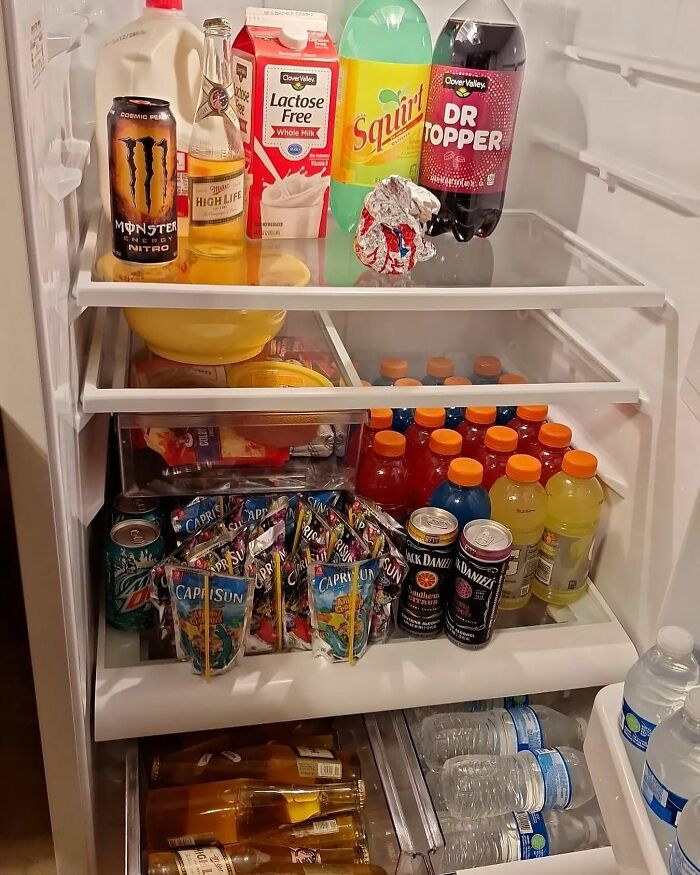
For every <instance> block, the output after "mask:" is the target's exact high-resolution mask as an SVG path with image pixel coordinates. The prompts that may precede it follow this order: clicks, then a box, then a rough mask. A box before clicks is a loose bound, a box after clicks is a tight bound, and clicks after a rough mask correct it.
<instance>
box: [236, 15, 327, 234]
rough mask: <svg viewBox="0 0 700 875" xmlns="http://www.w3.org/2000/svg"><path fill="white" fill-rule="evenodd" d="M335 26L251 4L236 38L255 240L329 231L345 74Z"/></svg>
mask: <svg viewBox="0 0 700 875" xmlns="http://www.w3.org/2000/svg"><path fill="white" fill-rule="evenodd" d="M327 25H328V16H326V15H324V14H322V13H316V12H292V11H287V10H282V9H256V8H252V7H249V8H248V9H247V10H246V23H245V26H244V27H243V29H242V30H241V32H240V33H239V34H238V36H237V37H236V39H235V40H234V43H233V54H234V57H233V88H234V95H235V100H236V111H237V113H238V117H239V120H240V123H241V133H242V134H243V143H244V145H245V155H246V186H247V218H246V230H247V234H248V236H249V237H252V238H271V237H278V238H286V239H289V238H309V237H325V236H326V224H327V218H328V197H329V186H330V167H331V155H332V152H333V130H334V127H335V104H336V99H337V94H338V72H339V64H338V54H337V52H336V49H335V46H334V45H333V41H332V40H331V38H330V37H329V36H328V33H327Z"/></svg>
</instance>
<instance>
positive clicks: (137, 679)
mask: <svg viewBox="0 0 700 875" xmlns="http://www.w3.org/2000/svg"><path fill="white" fill-rule="evenodd" d="M512 614H513V615H512V616H510V617H502V618H500V619H499V621H498V625H499V626H500V628H498V629H497V631H496V633H495V634H494V637H493V639H492V641H491V643H490V644H489V645H488V646H487V647H485V648H483V649H482V650H476V651H467V650H461V649H459V648H458V647H455V646H454V645H453V644H451V643H450V642H449V641H448V640H447V639H446V638H444V637H442V638H437V639H434V640H427V641H418V640H415V639H411V638H408V637H405V636H402V635H399V634H396V633H395V634H394V636H393V637H392V638H391V640H390V641H389V642H388V643H386V644H375V645H372V646H371V647H370V648H369V649H368V650H367V653H366V654H365V656H364V657H363V658H362V659H361V660H359V661H358V662H357V663H356V664H355V665H352V666H349V665H346V664H342V665H341V664H335V665H334V664H331V663H328V662H326V661H325V660H323V659H318V658H314V657H313V655H312V654H311V653H310V652H301V651H296V652H291V653H279V654H266V655H260V656H252V655H248V656H246V657H244V658H243V660H242V661H241V663H240V664H239V665H237V666H235V667H234V668H233V669H232V670H231V671H230V672H228V673H227V674H223V675H219V676H218V677H215V678H213V680H212V681H211V683H205V682H204V680H203V679H202V678H201V677H199V676H197V675H195V674H193V673H192V671H191V667H190V666H189V665H188V664H185V663H180V662H178V661H177V660H175V659H174V658H173V655H172V653H171V652H170V651H168V652H166V653H163V652H162V651H159V650H158V644H157V640H156V639H157V635H156V633H155V631H153V632H151V633H150V636H149V634H143V635H139V634H138V633H129V632H120V631H117V630H115V629H113V628H111V627H110V626H108V625H106V624H105V620H104V612H102V615H101V618H100V626H99V634H98V644H97V657H96V661H97V665H96V678H95V721H94V732H95V740H96V741H109V740H113V739H118V738H134V737H138V736H145V735H158V734H161V733H172V732H185V731H193V730H198V729H213V728H218V727H222V726H231V725H249V724H255V723H267V722H275V721H281V720H302V719H306V718H311V717H321V716H337V715H341V714H345V713H347V711H348V710H349V709H352V710H353V711H356V712H368V711H380V710H385V711H386V710H394V709H398V708H413V707H420V706H423V705H436V704H443V703H445V702H453V701H455V698H456V696H459V697H460V698H464V699H479V698H491V697H493V696H515V695H520V694H521V693H522V691H523V690H530V691H531V692H533V693H534V692H544V691H551V690H562V689H579V688H582V687H590V686H603V685H605V684H609V683H616V682H617V681H619V680H621V679H622V678H623V677H624V676H625V674H626V673H627V670H628V669H629V668H630V666H631V665H632V664H633V663H634V662H635V660H636V658H637V653H636V650H635V648H634V645H633V644H632V642H631V641H630V639H629V637H628V636H627V634H626V632H625V631H624V629H623V628H622V626H621V625H620V623H619V622H618V620H617V619H616V618H615V616H614V614H613V613H612V611H611V610H610V608H609V607H608V606H607V604H606V603H605V601H604V600H603V598H602V597H601V595H600V593H599V592H598V590H597V589H596V587H595V586H593V585H591V586H590V588H589V590H588V592H587V594H586V595H585V596H584V597H583V598H582V599H581V600H580V601H578V602H576V603H575V604H574V605H572V606H570V607H568V608H557V609H554V610H550V609H548V608H547V607H546V606H545V605H544V603H542V602H539V600H537V599H534V598H533V599H532V600H531V603H530V604H529V605H528V606H527V607H526V608H524V609H523V610H522V611H518V612H512ZM505 623H508V624H509V625H510V628H504V624H505ZM515 624H517V625H515Z"/></svg>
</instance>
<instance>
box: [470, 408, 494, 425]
mask: <svg viewBox="0 0 700 875" xmlns="http://www.w3.org/2000/svg"><path fill="white" fill-rule="evenodd" d="M464 418H465V419H466V420H467V421H468V422H473V423H475V424H476V425H492V424H493V423H494V422H495V421H496V408H495V407H467V412H466V415H465V417H464Z"/></svg>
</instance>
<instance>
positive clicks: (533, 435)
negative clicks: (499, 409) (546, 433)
mask: <svg viewBox="0 0 700 875" xmlns="http://www.w3.org/2000/svg"><path fill="white" fill-rule="evenodd" d="M548 413H549V407H547V405H546V404H525V405H523V406H522V407H518V409H517V412H516V415H515V417H514V418H513V419H511V421H510V422H509V423H508V428H512V429H513V431H517V433H518V452H519V453H532V452H533V451H534V450H535V449H536V447H537V437H538V435H539V433H540V428H542V423H543V422H546V421H547V414H548Z"/></svg>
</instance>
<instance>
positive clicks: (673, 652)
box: [620, 626, 700, 782]
mask: <svg viewBox="0 0 700 875" xmlns="http://www.w3.org/2000/svg"><path fill="white" fill-rule="evenodd" d="M693 646H694V641H693V636H692V635H691V634H690V632H688V631H687V630H686V629H682V628H681V627H680V626H664V627H663V628H661V629H659V633H658V635H657V636H656V644H655V645H654V647H652V648H651V649H650V650H647V652H646V653H645V654H644V655H643V656H642V657H641V658H640V659H639V661H638V662H636V663H635V664H634V665H633V666H632V668H631V669H630V670H629V672H628V673H627V677H626V679H625V692H624V694H623V698H622V709H621V711H620V732H621V734H622V737H623V739H624V741H625V747H626V748H627V755H628V756H629V760H630V764H631V765H632V770H633V772H634V775H635V777H636V779H637V781H638V782H639V781H641V780H642V772H643V771H644V757H645V755H646V752H647V745H648V744H649V736H650V735H651V733H652V732H653V731H654V729H656V727H657V725H658V724H659V723H661V721H662V720H665V719H666V718H667V717H669V716H670V715H671V714H673V712H674V711H677V710H678V709H679V708H680V707H682V705H683V702H684V701H685V697H686V695H687V693H688V690H690V689H691V688H692V687H695V686H697V685H698V684H699V683H700V667H698V663H697V661H696V659H695V657H694V656H693Z"/></svg>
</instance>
